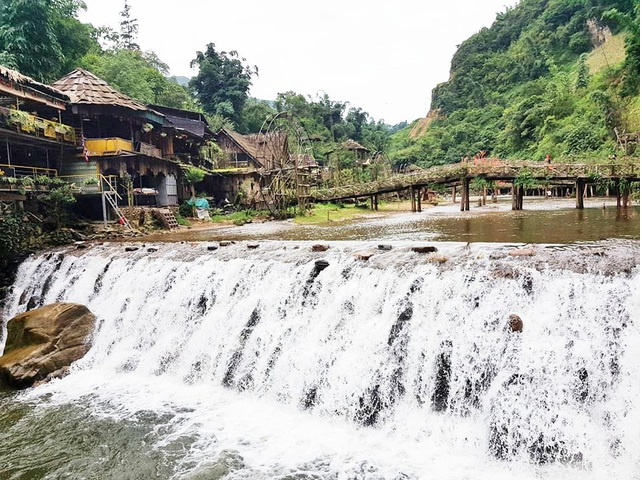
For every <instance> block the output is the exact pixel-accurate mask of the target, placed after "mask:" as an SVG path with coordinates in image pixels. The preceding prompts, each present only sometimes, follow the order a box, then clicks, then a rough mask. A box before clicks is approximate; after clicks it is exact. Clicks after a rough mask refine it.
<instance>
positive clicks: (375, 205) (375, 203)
mask: <svg viewBox="0 0 642 480" xmlns="http://www.w3.org/2000/svg"><path fill="white" fill-rule="evenodd" d="M374 209H375V210H379V195H375V196H374Z"/></svg>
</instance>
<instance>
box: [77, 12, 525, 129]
mask: <svg viewBox="0 0 642 480" xmlns="http://www.w3.org/2000/svg"><path fill="white" fill-rule="evenodd" d="M85 3H86V4H87V10H86V11H85V12H83V13H82V14H81V16H80V18H81V20H82V21H84V22H90V23H92V24H93V25H95V26H102V25H108V26H111V27H112V28H114V29H116V30H118V28H119V22H120V16H119V12H120V11H121V10H122V7H123V4H124V2H123V0H110V1H105V0H85ZM515 3H517V1H516V0H441V1H434V0H433V1H431V0H371V1H367V0H323V1H321V2H306V1H305V0H227V1H197V0H180V1H176V0H172V1H167V0H129V4H130V6H131V16H132V18H135V19H137V20H138V24H139V37H138V43H139V45H140V46H141V48H142V49H143V50H153V51H154V52H156V53H157V54H158V56H159V57H160V58H161V59H162V60H163V61H164V62H165V63H167V64H168V65H169V67H170V71H171V73H172V75H184V76H187V77H191V76H193V75H194V74H195V72H194V71H192V70H191V69H190V67H189V64H190V61H191V60H192V59H193V58H194V57H195V53H196V51H198V50H204V49H205V46H206V45H207V44H208V43H210V42H211V43H214V44H215V45H216V48H217V50H218V51H230V50H236V51H238V52H239V55H241V56H242V57H244V58H246V61H247V64H250V65H256V66H257V67H258V68H259V76H258V77H254V79H253V85H252V87H251V89H250V95H251V96H253V97H257V98H260V99H264V100H274V99H275V98H276V95H277V93H280V92H286V91H288V90H292V91H295V92H297V93H301V94H303V95H306V96H307V95H311V96H312V97H313V98H314V97H316V95H317V94H318V93H320V92H326V93H327V94H328V95H329V96H330V98H331V99H332V100H339V101H344V102H349V103H350V106H353V107H360V108H362V109H363V110H365V111H366V112H368V113H369V114H370V116H371V117H372V118H374V119H375V120H379V119H383V120H384V121H385V122H386V123H388V124H391V125H394V124H396V123H399V122H402V121H404V120H407V121H409V122H410V121H412V120H415V119H417V118H419V117H423V116H425V115H426V113H427V111H428V108H429V107H430V94H431V91H432V89H433V88H434V87H435V86H436V85H437V84H438V83H441V82H444V81H446V80H447V79H448V72H449V69H450V60H451V58H452V55H453V53H454V52H455V50H456V48H457V45H458V44H460V43H461V42H462V41H464V40H465V39H466V38H468V37H469V36H471V35H472V34H473V33H475V32H477V31H479V30H480V29H481V28H482V27H489V26H490V25H491V24H492V23H493V21H494V19H495V15H496V14H497V13H499V12H503V11H505V10H506V8H507V6H512V5H514V4H515Z"/></svg>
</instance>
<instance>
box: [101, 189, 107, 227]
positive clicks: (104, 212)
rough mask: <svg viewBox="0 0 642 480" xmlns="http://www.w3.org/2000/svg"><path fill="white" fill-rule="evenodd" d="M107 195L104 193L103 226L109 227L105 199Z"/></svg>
mask: <svg viewBox="0 0 642 480" xmlns="http://www.w3.org/2000/svg"><path fill="white" fill-rule="evenodd" d="M105 195H107V194H106V193H105V192H103V193H102V195H101V197H102V201H103V224H104V225H105V226H107V201H106V199H105Z"/></svg>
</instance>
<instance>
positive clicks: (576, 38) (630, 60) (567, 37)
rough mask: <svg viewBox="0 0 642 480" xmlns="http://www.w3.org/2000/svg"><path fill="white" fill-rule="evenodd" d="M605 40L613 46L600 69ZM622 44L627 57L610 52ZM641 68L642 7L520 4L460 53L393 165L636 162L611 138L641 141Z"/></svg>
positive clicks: (396, 150) (403, 138)
mask: <svg viewBox="0 0 642 480" xmlns="http://www.w3.org/2000/svg"><path fill="white" fill-rule="evenodd" d="M605 27H607V28H608V31H607V30H606V28H605ZM609 32H610V33H613V35H614V36H613V37H612V38H609ZM600 35H604V36H605V37H606V38H607V40H608V41H607V43H606V44H604V46H602V47H601V49H600V50H599V55H600V58H599V59H598V58H597V56H598V50H596V49H595V47H598V46H599V43H600V41H599V36H600ZM622 37H624V38H625V45H626V46H625V48H624V49H620V50H623V51H618V50H617V49H615V50H611V51H609V50H605V47H606V46H608V45H617V44H618V41H621V39H622ZM591 52H593V53H591ZM602 57H604V58H606V61H603V58H602ZM609 57H610V58H609ZM600 61H602V63H603V65H600V64H599V62H600ZM639 61H640V54H639V0H611V1H608V0H573V1H568V0H522V2H520V3H519V4H518V5H517V6H515V7H513V8H509V9H507V10H506V11H505V12H504V13H501V14H499V15H498V16H497V19H496V20H495V22H494V24H493V25H492V26H491V27H490V28H484V29H482V30H481V31H479V32H478V33H477V34H475V35H473V36H472V37H470V38H469V39H468V40H466V41H465V42H464V43H463V44H462V45H460V46H459V48H458V50H457V52H456V53H455V55H454V56H453V59H452V65H451V73H450V79H449V80H448V81H447V82H445V83H442V84H440V85H438V86H437V87H436V88H435V89H434V90H433V93H432V105H431V115H429V118H427V119H422V120H420V121H419V123H417V122H416V123H415V124H413V125H411V126H410V127H409V128H408V129H405V130H404V131H403V132H400V133H399V134H397V135H396V136H395V137H394V138H393V140H392V152H391V156H392V158H393V159H394V160H395V162H397V163H398V164H400V165H401V164H408V163H416V164H419V165H424V166H428V165H434V164H443V163H452V162H458V161H460V160H461V158H462V157H465V156H471V155H473V154H475V153H476V152H479V151H487V152H489V153H490V154H492V155H494V156H497V157H501V158H523V159H537V160H540V159H543V158H544V156H545V155H546V154H547V153H548V154H551V155H552V156H553V158H554V159H559V158H573V159H589V158H606V157H607V156H608V155H611V154H615V153H619V154H625V153H634V152H621V151H620V152H618V151H617V149H616V135H615V129H617V130H618V131H619V132H625V131H628V132H639ZM589 62H590V63H592V64H593V68H590V67H589ZM422 124H423V125H422ZM422 126H423V128H421V127H422ZM638 155H639V152H638Z"/></svg>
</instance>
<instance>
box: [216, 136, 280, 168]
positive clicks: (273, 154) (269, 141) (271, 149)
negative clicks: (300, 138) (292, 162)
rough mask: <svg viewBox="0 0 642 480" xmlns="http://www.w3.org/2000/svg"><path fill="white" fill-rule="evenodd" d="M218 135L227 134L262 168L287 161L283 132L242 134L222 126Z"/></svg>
mask: <svg viewBox="0 0 642 480" xmlns="http://www.w3.org/2000/svg"><path fill="white" fill-rule="evenodd" d="M220 135H225V136H227V137H228V138H229V139H230V140H232V141H233V142H234V143H235V144H236V145H237V146H238V147H239V148H240V149H241V150H242V151H244V152H245V153H246V154H247V155H248V156H250V157H251V158H252V159H253V160H254V161H255V162H256V163H257V164H258V165H259V166H260V167H262V168H267V169H272V168H276V166H277V165H279V164H281V163H283V162H286V161H287V158H288V153H287V150H288V146H287V135H286V134H285V132H271V133H269V134H262V133H254V134H250V135H242V134H240V133H238V132H235V131H234V130H230V129H228V128H222V129H221V130H219V131H218V133H217V136H220Z"/></svg>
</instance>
